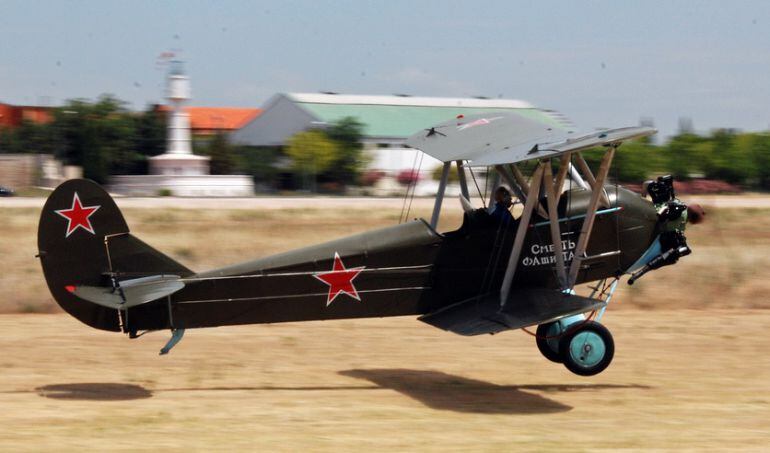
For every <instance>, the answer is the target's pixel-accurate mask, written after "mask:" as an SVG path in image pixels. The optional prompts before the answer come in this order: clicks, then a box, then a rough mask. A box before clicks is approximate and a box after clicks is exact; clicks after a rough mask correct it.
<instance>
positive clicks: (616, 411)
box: [0, 310, 770, 451]
mask: <svg viewBox="0 0 770 453" xmlns="http://www.w3.org/2000/svg"><path fill="white" fill-rule="evenodd" d="M605 321H606V324H607V326H608V327H609V328H610V329H611V330H612V331H613V333H614V335H615V342H616V347H617V349H616V354H615V361H614V363H613V364H612V365H611V366H610V368H609V369H608V370H606V371H605V372H604V373H602V374H601V375H599V376H595V377H593V378H581V377H578V376H575V375H572V374H570V373H569V372H568V371H566V370H565V369H564V368H563V367H562V366H560V365H557V364H553V363H550V362H548V361H546V360H545V359H544V358H542V357H540V356H539V354H538V352H537V349H536V348H535V345H534V342H533V341H532V339H531V338H530V337H529V336H527V335H524V334H522V333H520V332H509V333H503V334H500V335H495V336H488V335H487V336H481V337H472V338H467V337H460V336H457V335H452V334H449V333H446V332H442V331H439V330H437V329H434V328H432V327H429V326H426V325H424V324H422V323H419V322H417V321H415V320H414V319H412V318H389V319H366V320H348V321H335V322H309V323H294V324H276V325H264V326H244V327H231V328H220V329H204V330H193V331H189V332H188V333H187V336H186V338H185V339H184V340H183V341H182V342H181V343H180V344H179V345H178V346H177V348H176V349H175V350H174V351H173V352H172V353H171V354H170V355H168V356H164V357H158V356H157V351H158V349H159V348H160V347H161V345H162V344H163V342H164V341H165V340H166V338H167V334H151V335H148V336H146V337H143V338H141V339H138V340H129V339H127V338H126V337H125V336H122V335H120V334H117V333H105V332H98V331H94V330H91V329H88V328H85V327H84V326H82V325H80V324H79V323H78V322H77V321H75V320H73V319H72V318H70V317H68V316H66V315H63V314H58V315H35V316H30V315H2V316H0V331H2V333H3V334H2V335H0V350H2V351H3V355H2V357H1V358H0V367H1V368H2V370H3V371H2V373H0V407H2V408H3V411H0V451H52V450H55V451H108V450H131V451H161V450H162V451H189V450H194V451H233V450H235V451H510V450H517V451H533V450H534V451H596V450H617V449H654V450H673V451H681V450H683V449H684V450H694V451H704V450H716V451H725V450H730V451H737V450H754V451H761V450H763V449H766V448H767V446H768V445H770V396H769V395H770V361H768V360H766V358H765V356H766V353H767V350H768V349H770V336H768V335H767V332H766V326H767V325H768V324H769V323H770V311H767V310H753V311H746V310H739V311H727V310H721V311H720V310H710V311H708V312H703V311H688V310H677V311H655V312H642V311H638V310H625V311H622V312H618V313H611V314H610V316H607V317H605Z"/></svg>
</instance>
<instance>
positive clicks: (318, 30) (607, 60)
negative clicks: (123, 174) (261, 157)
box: [0, 0, 770, 136]
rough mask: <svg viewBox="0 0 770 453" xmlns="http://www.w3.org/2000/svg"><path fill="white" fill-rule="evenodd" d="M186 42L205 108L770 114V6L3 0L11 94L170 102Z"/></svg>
mask: <svg viewBox="0 0 770 453" xmlns="http://www.w3.org/2000/svg"><path fill="white" fill-rule="evenodd" d="M172 49H173V50H179V51H181V55H182V56H183V58H184V59H185V60H186V62H187V69H188V73H189V74H190V76H191V79H192V88H193V96H194V101H193V103H194V104H196V105H212V106H259V105H261V104H262V103H263V102H264V101H266V100H267V99H268V98H269V97H270V96H271V95H272V94H274V93H276V92H288V91H336V92H344V93H367V94H369V93H370V94H390V93H407V94H412V95H423V96H488V97H498V96H502V97H506V98H517V99H524V100H528V101H530V102H532V103H534V104H536V105H538V106H541V107H547V108H553V109H556V110H559V111H561V112H562V113H564V114H566V115H567V116H569V117H570V118H571V119H572V120H573V121H574V122H575V123H576V124H578V125H579V126H581V127H582V128H584V129H591V128H593V127H609V126H623V125H634V124H637V123H638V122H639V119H640V118H641V117H650V118H653V119H654V122H655V125H656V126H657V127H659V128H660V129H661V132H662V135H664V136H666V135H669V134H671V133H673V132H675V131H676V128H677V122H678V118H679V117H688V118H691V119H692V121H693V123H694V125H695V128H696V129H697V130H699V131H707V130H709V129H710V128H713V127H736V128H740V129H743V130H765V129H767V128H768V126H769V125H770V2H763V1H734V2H730V3H728V2H708V1H692V0H691V1H666V2H657V1H647V2H630V1H627V2H622V1H572V2H566V1H564V2H551V1H530V2H515V1H480V2H470V1H463V2H458V1H449V0H444V1H423V2H415V1H413V2H409V1H396V0H390V1H387V2H386V1H378V2H375V1H362V0H357V1H335V2H325V1H278V2H247V1H218V2H202V1H184V2H182V1H167V2H159V1H131V2H127V1H126V2H117V1H98V2H96V1H56V2H54V1H0V101H3V102H10V103H23V104H53V105H56V104H59V103H61V102H62V101H63V100H64V99H67V98H74V97H86V98H94V97H96V96H97V95H99V94H100V93H113V94H115V95H116V96H118V97H120V98H121V99H124V100H127V101H129V102H130V103H131V106H132V108H136V109H141V108H143V107H144V106H145V105H146V104H147V103H151V102H158V101H159V100H160V99H161V97H162V93H163V76H164V72H163V70H162V69H161V68H159V67H158V65H157V64H156V59H157V56H158V55H159V54H160V53H161V52H163V51H167V50H172Z"/></svg>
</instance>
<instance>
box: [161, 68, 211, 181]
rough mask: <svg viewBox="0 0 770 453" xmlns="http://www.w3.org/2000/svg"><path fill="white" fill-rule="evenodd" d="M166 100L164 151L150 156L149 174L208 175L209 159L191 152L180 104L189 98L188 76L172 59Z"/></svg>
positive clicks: (186, 120)
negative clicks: (166, 124) (167, 109)
mask: <svg viewBox="0 0 770 453" xmlns="http://www.w3.org/2000/svg"><path fill="white" fill-rule="evenodd" d="M166 99H167V100H168V106H169V108H170V112H169V115H168V134H167V142H166V152H165V154H161V155H160V156H155V157H151V158H150V174H153V175H188V176H193V175H208V174H209V158H208V157H205V156H196V155H195V154H193V153H192V146H191V143H192V140H191V139H190V115H189V114H188V113H187V112H185V111H184V106H183V104H184V103H185V102H187V101H188V100H190V79H189V78H188V77H187V76H186V75H185V74H184V67H183V65H182V62H181V61H172V62H171V64H170V66H169V72H168V84H167V86H166Z"/></svg>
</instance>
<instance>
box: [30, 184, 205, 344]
mask: <svg viewBox="0 0 770 453" xmlns="http://www.w3.org/2000/svg"><path fill="white" fill-rule="evenodd" d="M37 244H38V250H39V256H40V262H41V264H42V266H43V274H44V275H45V279H46V282H47V283H48V288H49V289H50V291H51V294H52V295H53V297H54V299H56V302H57V303H58V304H59V305H60V306H61V307H62V308H63V309H64V310H65V311H66V312H67V313H69V314H71V315H72V316H74V317H75V318H77V319H79V320H80V321H82V322H83V323H85V324H87V325H89V326H91V327H95V328H97V329H102V330H110V331H120V330H121V327H123V328H124V330H125V326H121V323H120V317H119V314H118V310H115V309H113V308H108V307H105V306H101V305H97V304H95V303H92V302H89V301H87V300H85V299H82V298H80V297H78V296H76V295H75V294H74V293H75V291H74V288H75V287H80V286H94V287H98V286H109V285H110V284H111V283H110V282H111V281H112V280H113V279H116V280H119V279H122V278H129V279H135V278H141V277H147V276H152V275H159V274H174V275H178V276H181V277H185V276H188V275H190V274H192V272H191V271H190V270H189V269H187V268H186V267H184V266H183V265H181V264H179V263H177V262H176V261H174V260H173V259H171V258H169V257H167V256H165V255H163V254H162V253H160V252H158V251H157V250H155V249H154V248H152V247H150V246H149V245H147V244H145V243H144V242H142V241H141V240H139V239H138V238H136V237H134V236H132V235H131V234H130V230H129V229H128V225H127V224H126V221H125V219H124V218H123V214H121V212H120V210H119V209H118V207H117V205H116V204H115V201H113V199H112V198H111V197H110V196H109V194H107V192H105V191H104V189H102V188H101V187H100V186H99V185H98V184H96V183H95V182H93V181H89V180H85V179H73V180H69V181H66V182H64V183H63V184H61V185H60V186H59V187H57V188H56V190H54V191H53V193H51V195H50V196H49V197H48V201H46V203H45V206H44V207H43V212H42V213H41V214H40V223H39V225H38V234H37ZM158 312H159V313H163V311H162V310H158ZM157 321H158V323H159V324H161V325H159V326H158V327H159V328H160V327H165V326H163V325H162V324H165V323H166V322H167V320H165V319H158V320H157Z"/></svg>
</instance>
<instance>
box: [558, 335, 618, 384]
mask: <svg viewBox="0 0 770 453" xmlns="http://www.w3.org/2000/svg"><path fill="white" fill-rule="evenodd" d="M581 334H587V335H581ZM573 341H582V344H577V343H573ZM602 348H603V352H602ZM592 354H593V355H592ZM559 355H560V357H561V360H562V363H564V366H565V367H567V369H568V370H570V371H572V372H573V373H575V374H578V375H580V376H593V375H595V374H599V373H601V372H602V371H604V370H605V369H606V368H607V367H608V366H609V365H610V362H612V357H613V356H614V355H615V341H614V340H613V339H612V334H610V331H609V330H607V328H606V327H604V326H603V325H601V324H599V323H598V322H595V321H588V322H585V323H580V324H579V325H577V326H575V328H573V329H570V330H568V331H567V333H566V334H564V336H562V337H561V340H559Z"/></svg>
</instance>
